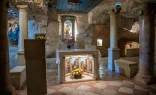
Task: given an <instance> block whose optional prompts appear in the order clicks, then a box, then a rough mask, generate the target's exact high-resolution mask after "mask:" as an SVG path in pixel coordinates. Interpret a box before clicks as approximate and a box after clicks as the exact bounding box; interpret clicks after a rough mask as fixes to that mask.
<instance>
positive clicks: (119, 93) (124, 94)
mask: <svg viewBox="0 0 156 95" xmlns="http://www.w3.org/2000/svg"><path fill="white" fill-rule="evenodd" d="M117 95H134V94H128V93H123V92H118V94H117Z"/></svg>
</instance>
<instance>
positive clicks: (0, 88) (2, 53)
mask: <svg viewBox="0 0 156 95" xmlns="http://www.w3.org/2000/svg"><path fill="white" fill-rule="evenodd" d="M7 2H8V0H0V45H1V46H0V95H12V86H11V82H10V69H9V48H8V38H7V37H8V36H7V23H8V22H7V19H8V8H7Z"/></svg>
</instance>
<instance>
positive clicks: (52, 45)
mask: <svg viewBox="0 0 156 95" xmlns="http://www.w3.org/2000/svg"><path fill="white" fill-rule="evenodd" d="M46 38H47V40H46V57H55V52H56V50H57V49H58V48H59V41H60V37H59V22H58V21H52V20H51V21H50V20H49V21H48V26H47V32H46Z"/></svg>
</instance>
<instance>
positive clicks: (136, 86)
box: [134, 85, 146, 91]
mask: <svg viewBox="0 0 156 95" xmlns="http://www.w3.org/2000/svg"><path fill="white" fill-rule="evenodd" d="M134 89H138V90H144V91H146V90H145V89H143V88H142V87H140V86H138V85H135V87H134Z"/></svg>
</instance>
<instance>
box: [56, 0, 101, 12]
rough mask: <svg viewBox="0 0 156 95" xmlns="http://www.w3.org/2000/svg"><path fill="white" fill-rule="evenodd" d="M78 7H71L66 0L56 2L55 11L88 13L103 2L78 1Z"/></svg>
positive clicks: (91, 0)
mask: <svg viewBox="0 0 156 95" xmlns="http://www.w3.org/2000/svg"><path fill="white" fill-rule="evenodd" d="M79 1H80V2H81V3H80V4H79V5H72V4H69V3H68V0H57V5H56V10H57V11H74V12H86V13H87V12H89V11H90V10H91V9H93V8H94V7H95V6H97V5H98V4H99V3H100V2H102V1H103V0H79Z"/></svg>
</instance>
